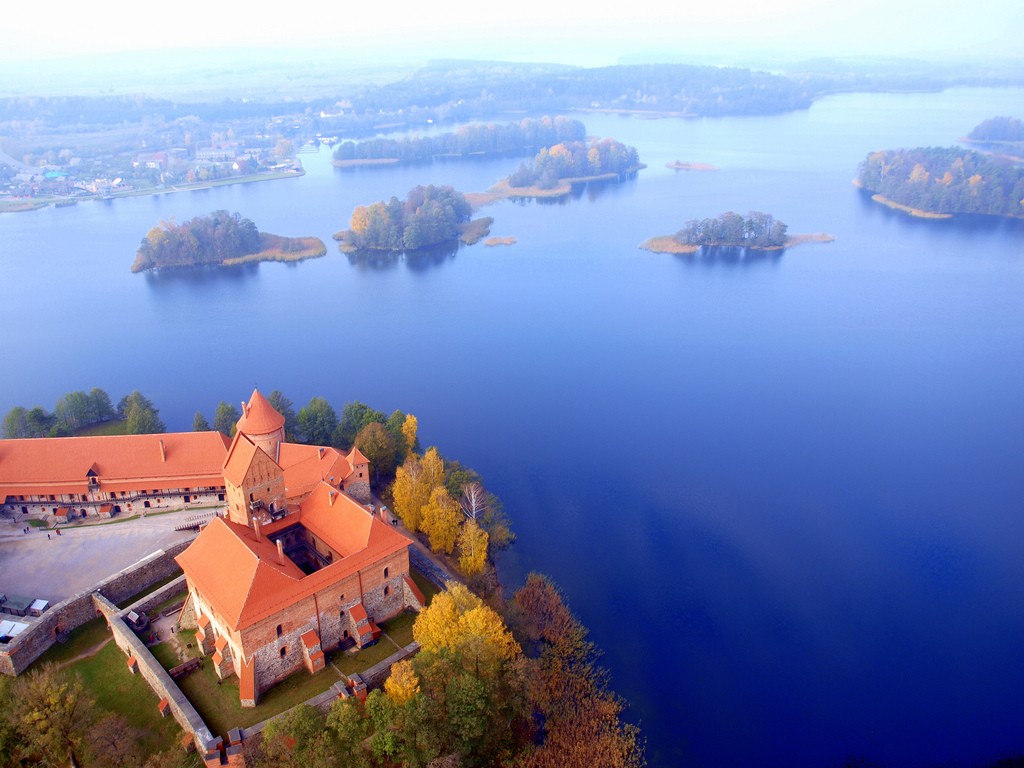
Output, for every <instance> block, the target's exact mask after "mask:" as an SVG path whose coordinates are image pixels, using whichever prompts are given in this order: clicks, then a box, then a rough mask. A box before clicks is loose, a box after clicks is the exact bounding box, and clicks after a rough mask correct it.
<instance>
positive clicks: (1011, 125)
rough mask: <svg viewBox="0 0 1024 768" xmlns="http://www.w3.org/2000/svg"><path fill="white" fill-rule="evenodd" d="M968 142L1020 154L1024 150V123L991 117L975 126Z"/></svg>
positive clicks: (1013, 118) (1014, 119) (1007, 118)
mask: <svg viewBox="0 0 1024 768" xmlns="http://www.w3.org/2000/svg"><path fill="white" fill-rule="evenodd" d="M966 140H967V141H969V142H974V143H978V144H991V145H998V146H1005V147H1006V148H1008V149H1012V150H1015V151H1017V152H1020V151H1022V150H1024V121H1022V120H1019V119H1017V118H1016V117H990V118H989V119H988V120H984V121H982V122H981V123H979V124H978V125H976V126H974V128H973V129H972V130H971V132H970V133H969V134H967V139H966Z"/></svg>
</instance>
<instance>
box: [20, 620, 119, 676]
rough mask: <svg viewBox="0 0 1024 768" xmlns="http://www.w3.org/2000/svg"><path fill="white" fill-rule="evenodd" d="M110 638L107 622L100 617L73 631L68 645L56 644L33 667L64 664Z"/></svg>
mask: <svg viewBox="0 0 1024 768" xmlns="http://www.w3.org/2000/svg"><path fill="white" fill-rule="evenodd" d="M110 636H111V635H110V631H109V630H108V629H107V620H106V619H104V618H103V617H102V616H100V617H98V618H95V619H93V620H92V621H89V622H86V623H85V624H83V625H82V626H80V627H78V628H77V629H73V630H71V632H70V633H69V634H68V640H67V642H66V643H54V644H53V645H52V646H50V648H49V649H48V650H47V651H46V653H44V654H43V655H42V656H40V657H39V658H38V659H36V660H35V661H34V662H33V663H32V666H33V667H36V666H41V665H43V664H63V663H64V662H66V661H68V660H69V659H73V658H75V656H79V655H81V654H83V653H85V652H86V651H88V650H89V649H90V648H94V647H96V646H97V645H99V644H100V643H102V642H103V641H104V640H107V639H108V638H110Z"/></svg>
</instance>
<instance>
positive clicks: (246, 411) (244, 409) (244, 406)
mask: <svg viewBox="0 0 1024 768" xmlns="http://www.w3.org/2000/svg"><path fill="white" fill-rule="evenodd" d="M242 415H243V416H248V415H249V403H247V402H246V401H245V400H243V401H242Z"/></svg>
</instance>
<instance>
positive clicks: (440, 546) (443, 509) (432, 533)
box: [420, 486, 462, 555]
mask: <svg viewBox="0 0 1024 768" xmlns="http://www.w3.org/2000/svg"><path fill="white" fill-rule="evenodd" d="M461 522H462V514H461V512H460V510H459V505H458V503H457V502H456V501H455V500H454V499H453V498H452V497H451V496H449V495H448V489H447V488H445V487H444V486H439V487H437V488H434V489H433V490H432V491H431V493H430V500H429V501H428V502H427V504H426V506H424V507H423V522H422V523H421V525H420V527H421V528H422V529H423V531H424V532H425V533H426V534H427V536H428V537H429V538H430V548H431V549H432V550H434V551H435V552H444V553H445V554H449V555H450V554H451V553H452V550H453V549H454V548H455V542H456V540H457V539H458V536H459V524H460V523H461Z"/></svg>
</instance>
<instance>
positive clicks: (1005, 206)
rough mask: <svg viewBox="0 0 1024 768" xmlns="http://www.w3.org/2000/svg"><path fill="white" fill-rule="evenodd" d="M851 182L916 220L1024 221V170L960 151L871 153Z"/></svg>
mask: <svg viewBox="0 0 1024 768" xmlns="http://www.w3.org/2000/svg"><path fill="white" fill-rule="evenodd" d="M854 183H855V184H856V185H857V186H858V187H860V188H861V189H863V190H865V191H866V192H867V193H870V194H871V196H872V198H871V199H872V200H874V201H875V202H878V203H882V204H883V205H887V206H888V207H890V208H895V209H897V210H901V211H903V212H905V213H909V214H910V215H912V216H917V217H919V218H932V219H934V218H949V217H951V216H953V215H955V214H983V215H986V216H1012V217H1016V218H1020V217H1022V216H1024V168H1021V167H1020V166H1019V165H1015V164H1014V163H1013V162H1012V161H1011V160H1009V159H1007V158H1000V157H995V156H988V155H984V154H982V153H980V152H975V151H973V150H965V149H962V148H960V147H918V148H915V149H887V150H882V151H878V152H872V153H871V154H869V155H868V156H867V158H866V159H865V160H864V162H863V163H861V164H860V169H859V172H858V174H857V179H856V181H855V182H854Z"/></svg>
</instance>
